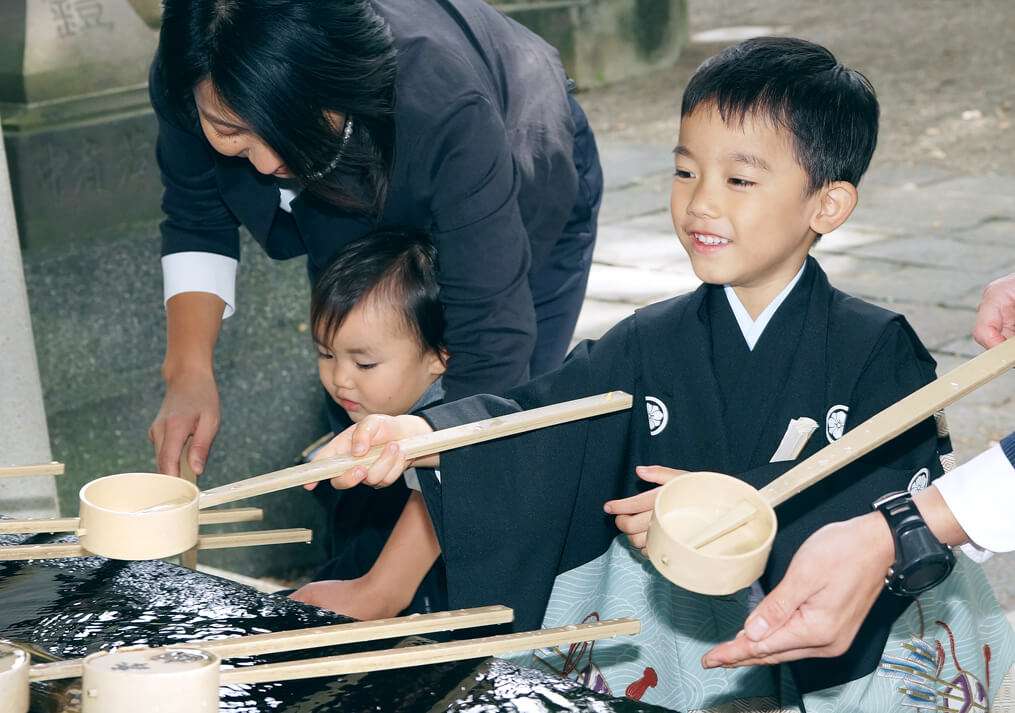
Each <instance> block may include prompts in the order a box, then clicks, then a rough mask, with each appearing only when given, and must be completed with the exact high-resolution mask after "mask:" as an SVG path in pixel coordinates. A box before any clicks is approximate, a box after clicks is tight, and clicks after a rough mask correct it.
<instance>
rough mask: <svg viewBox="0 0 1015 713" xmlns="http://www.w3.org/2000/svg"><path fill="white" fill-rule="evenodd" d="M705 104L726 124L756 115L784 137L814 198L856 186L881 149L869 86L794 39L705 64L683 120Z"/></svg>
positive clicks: (737, 48) (743, 46)
mask: <svg viewBox="0 0 1015 713" xmlns="http://www.w3.org/2000/svg"><path fill="white" fill-rule="evenodd" d="M702 105H715V106H716V107H717V109H718V111H719V115H720V116H721V117H722V120H723V121H725V122H726V123H727V124H731V123H733V124H739V123H740V122H743V120H744V119H745V118H746V117H747V116H749V115H751V114H756V115H759V116H763V117H766V118H768V119H770V120H771V121H772V122H773V123H774V124H775V125H776V126H779V127H781V128H784V129H786V130H788V131H789V132H790V133H791V135H792V137H793V150H794V153H795V155H796V159H797V163H799V164H800V166H801V167H802V168H803V169H804V171H805V172H806V173H807V177H808V179H809V186H808V189H809V191H810V192H812V193H813V192H814V191H816V190H818V189H820V188H822V187H823V186H826V185H828V184H829V183H832V182H834V181H848V182H849V183H852V184H853V185H858V184H859V183H860V178H861V177H862V176H863V174H864V172H866V170H867V167H868V166H869V165H870V161H871V157H872V156H873V155H874V148H875V146H877V142H878V115H879V109H878V99H877V95H876V94H875V93H874V87H873V86H871V83H870V81H868V79H867V78H866V77H865V76H863V75H862V74H861V73H860V72H857V71H856V70H855V69H850V68H849V67H845V66H843V65H841V64H839V62H838V61H837V60H836V59H835V55H833V54H832V53H831V52H829V51H828V50H827V49H825V48H824V47H822V46H821V45H817V44H814V43H813V42H808V41H807V40H801V39H796V38H793V37H756V38H754V39H750V40H745V41H744V42H741V43H739V44H736V45H733V46H732V47H727V48H726V49H724V50H723V51H722V52H720V53H719V54H717V55H715V56H714V57H711V58H709V59H707V60H705V62H704V63H702V65H701V66H700V67H698V69H697V71H695V73H694V74H693V75H692V76H691V79H690V80H689V81H688V83H687V88H686V89H685V90H684V98H683V102H682V104H681V107H680V115H681V116H687V115H688V114H691V113H693V112H694V110H695V109H697V108H698V107H699V106H702Z"/></svg>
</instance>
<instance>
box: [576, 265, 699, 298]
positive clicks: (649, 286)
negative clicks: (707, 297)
mask: <svg viewBox="0 0 1015 713" xmlns="http://www.w3.org/2000/svg"><path fill="white" fill-rule="evenodd" d="M699 284H701V283H700V281H699V280H698V278H697V277H695V276H694V273H693V272H691V271H690V267H688V268H687V270H686V271H683V272H679V271H676V270H674V271H672V272H658V271H655V270H642V269H637V268H633V267H614V266H612V265H600V264H596V265H593V266H592V272H591V274H590V275H589V288H588V296H589V298H591V299H596V300H602V301H606V302H627V303H629V304H634V305H644V304H649V303H651V302H656V301H658V300H661V299H665V298H667V297H672V296H673V295H678V294H681V293H683V292H688V291H690V290H693V289H694V288H695V287H697V286H698V285H699Z"/></svg>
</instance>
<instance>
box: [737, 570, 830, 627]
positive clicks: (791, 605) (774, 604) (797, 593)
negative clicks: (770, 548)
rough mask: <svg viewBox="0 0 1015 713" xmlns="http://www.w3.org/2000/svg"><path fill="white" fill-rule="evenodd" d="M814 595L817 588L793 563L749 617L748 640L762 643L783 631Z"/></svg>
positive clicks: (746, 625) (746, 624) (747, 625)
mask: <svg viewBox="0 0 1015 713" xmlns="http://www.w3.org/2000/svg"><path fill="white" fill-rule="evenodd" d="M814 593H815V588H814V587H813V586H810V585H809V583H808V582H807V578H805V577H802V576H799V575H798V573H797V572H796V571H794V569H793V566H792V563H791V564H790V568H789V569H788V570H787V571H786V576H785V577H783V579H782V581H781V582H779V584H778V585H777V586H776V587H775V588H774V589H773V590H772V591H771V592H769V593H768V595H767V596H766V597H765V598H764V599H762V600H761V603H760V604H758V606H757V607H756V608H755V609H754V611H753V612H751V615H750V616H749V617H747V622H746V623H745V624H744V632H745V634H746V635H747V638H749V639H751V640H752V641H761V640H763V639H765V638H766V637H768V636H770V635H772V634H773V632H776V631H778V630H779V629H781V628H782V627H783V626H784V625H785V624H786V622H788V621H789V620H790V618H792V617H793V615H794V614H797V613H798V612H799V610H800V607H801V606H802V605H803V604H804V603H805V602H807V600H808V599H810V597H811V596H812V595H813V594H814Z"/></svg>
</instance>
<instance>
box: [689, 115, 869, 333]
mask: <svg viewBox="0 0 1015 713" xmlns="http://www.w3.org/2000/svg"><path fill="white" fill-rule="evenodd" d="M674 161H675V167H676V171H675V175H674V179H673V188H672V192H671V196H670V212H671V215H672V217H673V226H674V228H675V229H676V231H677V236H678V237H679V238H680V243H681V244H682V245H683V247H684V250H686V251H687V254H688V255H689V256H690V258H691V265H692V267H693V268H694V272H695V274H696V275H697V276H698V277H699V278H700V279H701V280H702V281H704V282H707V283H711V284H719V285H724V284H728V285H731V286H732V287H733V288H734V289H735V290H736V293H737V296H738V297H739V298H740V300H741V302H743V304H744V306H745V307H746V308H747V310H748V311H749V312H750V313H751V314H752V316H755V317H756V316H757V315H758V313H760V312H761V311H762V310H763V309H764V308H765V307H766V306H767V305H768V303H769V302H770V301H771V300H772V299H773V298H774V297H775V296H776V295H777V294H778V293H779V292H780V291H781V290H782V288H783V287H785V286H786V285H787V284H789V282H790V280H792V279H793V277H794V275H796V273H797V272H798V271H799V269H800V266H801V265H802V264H803V262H804V260H805V259H806V257H807V252H808V251H809V250H810V247H811V245H812V244H813V243H814V240H815V239H816V238H817V236H818V235H819V234H820V232H829V231H830V230H832V229H834V228H835V227H837V226H838V225H839V224H841V223H842V222H844V221H845V219H846V218H847V217H848V216H849V212H851V211H852V207H853V205H855V197H856V190H855V188H853V187H852V185H851V184H843V183H842V182H837V183H833V184H831V185H830V186H826V187H825V188H822V189H819V190H817V191H814V192H809V191H808V176H807V173H806V172H805V171H804V169H803V168H802V167H801V166H800V164H799V163H797V159H796V156H795V154H794V152H793V145H792V137H791V135H790V134H789V132H788V131H787V130H785V129H783V128H780V127H777V126H775V125H774V124H773V123H772V122H770V121H769V120H768V119H767V118H766V117H759V116H754V115H748V116H746V117H745V118H744V121H743V123H742V125H739V126H738V125H737V123H736V122H731V125H727V124H726V123H725V122H724V121H723V120H722V117H721V116H720V115H719V111H718V109H717V108H716V107H715V105H713V104H706V105H702V106H699V107H698V108H697V109H695V111H693V112H692V113H691V114H689V115H687V116H684V117H683V118H682V120H681V122H680V138H679V143H678V145H677V148H676V150H675V151H674ZM850 191H851V196H852V202H850V196H849V195H845V194H847V193H850ZM847 204H848V205H847Z"/></svg>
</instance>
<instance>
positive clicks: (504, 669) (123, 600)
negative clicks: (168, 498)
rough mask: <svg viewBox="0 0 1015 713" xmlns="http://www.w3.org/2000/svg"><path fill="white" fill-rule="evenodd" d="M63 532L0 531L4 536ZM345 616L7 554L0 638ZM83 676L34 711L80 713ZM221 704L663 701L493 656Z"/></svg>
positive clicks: (631, 708) (332, 707) (207, 581)
mask: <svg viewBox="0 0 1015 713" xmlns="http://www.w3.org/2000/svg"><path fill="white" fill-rule="evenodd" d="M67 539H69V538H63V540H67ZM63 540H59V538H57V539H54V538H46V537H35V538H31V539H29V540H25V539H23V538H17V537H13V536H0V544H15V543H17V542H45V541H63ZM343 621H348V619H345V618H344V617H341V616H338V615H336V614H332V613H330V612H325V611H322V610H319V609H316V608H315V607H310V606H307V605H304V604H301V603H299V602H294V601H292V600H291V599H286V598H284V597H280V596H272V595H265V594H261V593H259V592H256V591H254V590H252V589H250V588H248V587H244V586H242V585H239V584H235V583H233V582H229V581H226V580H222V579H218V578H217V577H212V576H209V575H205V574H198V573H195V572H191V571H190V570H186V569H183V568H181V567H177V566H175V565H171V564H167V563H165V562H114V561H110V560H105V559H102V558H98V557H92V558H87V559H68V560H50V561H35V562H0V638H6V639H12V640H14V641H17V642H19V643H22V644H26V645H28V647H29V648H30V649H31V650H32V653H33V659H34V660H35V661H37V662H38V661H43V660H53V659H63V658H72V657H79V656H84V655H86V654H89V653H92V652H95V651H102V650H106V649H110V648H112V647H114V646H124V645H130V644H150V645H155V646H161V645H166V644H172V643H177V642H181V641H193V640H204V639H214V638H222V637H227V636H235V635H242V634H259V633H264V632H269V631H280V630H284V629H302V628H306V627H311V626H322V625H327V624H337V623H341V622H343ZM414 643H424V641H423V640H422V639H419V638H411V639H406V640H403V641H402V642H399V644H398V645H412V644H414ZM382 645H383V644H382V643H379V642H372V643H369V644H362V645H351V646H333V647H329V648H321V649H314V650H308V651H302V652H295V653H287V654H277V655H272V656H259V657H251V658H234V659H229V661H228V663H229V664H231V665H236V666H249V665H252V664H254V663H262V662H269V661H281V660H292V659H298V658H312V657H315V656H330V655H334V654H339V653H349V652H352V651H361V650H367V649H371V648H374V649H376V648H380V647H381V646H382ZM387 645H388V646H391V645H395V642H387ZM78 684H79V682H78V681H76V680H70V681H53V682H49V683H44V684H33V690H32V713H72V712H73V711H75V710H77V707H78V705H77V697H78V690H77V689H78ZM139 710H140V709H139ZM219 710H220V711H221V712H227V711H228V712H231V713H262V712H267V711H278V712H280V713H326V712H330V711H349V712H353V713H366V712H367V711H379V712H383V713H403V712H404V713H409V712H413V713H415V712H417V711H419V712H420V713H423V712H424V711H427V712H428V711H434V712H437V711H444V710H448V711H454V712H455V713H494V712H495V711H517V712H518V713H556V712H558V711H595V713H640V712H642V711H645V712H648V711H660V710H662V709H660V708H656V707H653V706H647V705H645V704H640V703H633V702H631V701H627V700H618V699H609V698H605V697H603V696H598V695H595V694H592V693H591V692H589V691H588V690H587V689H584V688H582V687H580V686H578V685H577V684H573V683H571V682H567V681H561V680H559V679H557V678H555V677H551V676H548V675H545V674H542V673H539V672H536V671H531V670H526V669H519V668H517V667H515V666H512V665H510V664H508V663H506V662H503V661H498V660H495V659H493V660H487V661H476V660H473V661H466V662H458V663H450V664H441V665H436V666H425V667H418V668H414V669H403V670H396V671H380V672H375V673H370V674H360V675H355V676H345V677H337V678H330V679H310V680H304V681H288V682H281V683H271V684H258V685H251V686H227V687H223V688H222V690H221V704H220V706H219Z"/></svg>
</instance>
